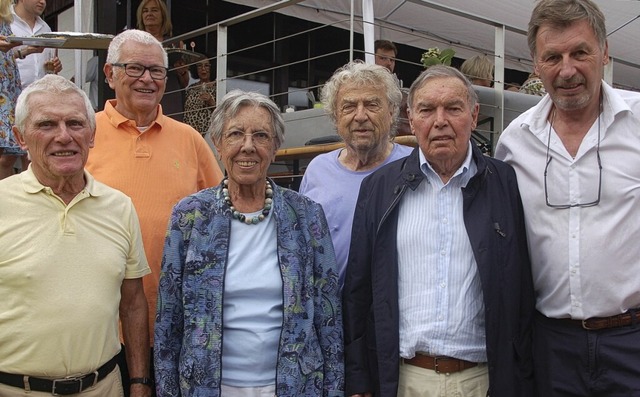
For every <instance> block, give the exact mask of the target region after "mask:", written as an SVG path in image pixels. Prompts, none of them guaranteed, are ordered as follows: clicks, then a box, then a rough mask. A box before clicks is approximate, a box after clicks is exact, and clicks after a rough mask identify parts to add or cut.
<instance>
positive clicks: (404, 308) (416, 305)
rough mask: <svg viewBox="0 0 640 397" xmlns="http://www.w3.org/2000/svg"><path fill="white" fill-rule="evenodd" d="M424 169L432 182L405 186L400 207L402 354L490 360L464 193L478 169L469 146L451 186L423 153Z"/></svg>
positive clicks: (451, 181)
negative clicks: (465, 212)
mask: <svg viewBox="0 0 640 397" xmlns="http://www.w3.org/2000/svg"><path fill="white" fill-rule="evenodd" d="M420 167H421V169H422V172H423V173H424V174H425V175H426V180H425V181H423V182H422V183H421V184H420V185H419V186H418V188H417V189H416V190H415V191H412V190H410V189H409V190H407V192H406V193H405V195H404V197H403V199H402V201H401V203H400V207H399V218H398V225H399V227H398V233H397V243H398V267H399V270H398V272H399V274H398V292H399V308H400V356H401V357H404V358H412V357H414V356H415V354H416V353H417V352H420V353H424V354H428V355H432V356H448V357H455V358H459V359H463V360H467V361H472V362H486V361H487V354H486V341H485V327H484V325H485V320H484V304H483V298H482V286H481V283H480V275H479V273H478V267H477V264H476V261H475V258H474V256H473V251H472V249H471V243H470V242H469V236H468V235H467V231H466V229H465V225H464V217H463V206H462V204H463V198H462V192H461V189H462V188H463V187H465V186H466V185H467V183H468V182H469V180H470V179H471V178H472V177H473V176H474V175H475V174H476V172H477V166H476V164H475V162H473V161H472V159H471V146H469V148H468V150H467V156H466V158H465V161H464V162H463V164H462V166H461V167H460V168H459V169H458V170H457V171H456V173H455V174H454V176H453V177H452V178H451V179H450V180H449V181H448V182H447V183H446V184H443V182H442V180H441V179H440V177H439V176H438V175H437V173H436V172H435V171H434V170H433V168H432V167H431V165H430V164H429V163H428V162H427V161H426V159H425V157H424V155H423V154H422V152H420Z"/></svg>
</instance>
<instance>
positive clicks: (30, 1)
mask: <svg viewBox="0 0 640 397" xmlns="http://www.w3.org/2000/svg"><path fill="white" fill-rule="evenodd" d="M46 5H47V3H46V1H44V0H17V2H16V4H15V5H14V6H13V8H12V13H11V31H12V33H13V34H14V35H15V36H19V37H31V36H35V35H36V34H40V33H48V32H51V28H50V27H49V25H47V23H46V22H45V21H44V20H43V19H42V18H41V17H40V15H42V13H43V12H44V9H45V7H46ZM13 54H14V58H16V56H17V58H16V59H15V61H16V64H17V65H18V70H19V73H20V82H21V88H22V89H24V88H26V87H28V86H29V84H31V83H33V82H34V81H36V80H38V79H40V78H42V77H43V76H44V75H45V74H46V73H47V71H46V70H45V63H46V62H52V65H53V70H52V72H53V73H60V71H61V70H62V62H60V59H59V58H58V55H57V53H56V51H55V50H54V49H51V48H47V49H44V48H42V47H32V46H19V47H16V48H14V49H13ZM10 90H15V88H13V89H10ZM9 145H10V147H6V148H5V150H4V155H3V156H1V157H0V174H2V175H4V176H8V175H12V174H13V172H14V170H13V166H14V164H15V162H16V159H17V158H18V157H20V159H21V165H22V170H25V169H26V167H27V165H28V164H29V160H28V159H27V156H26V153H25V152H24V151H22V150H20V149H19V148H16V147H15V146H14V145H13V144H12V143H9Z"/></svg>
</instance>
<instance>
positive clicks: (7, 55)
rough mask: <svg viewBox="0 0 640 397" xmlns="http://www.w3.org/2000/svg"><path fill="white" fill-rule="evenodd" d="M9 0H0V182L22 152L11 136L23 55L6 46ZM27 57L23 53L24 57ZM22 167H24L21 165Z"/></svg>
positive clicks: (8, 173) (9, 45) (9, 44)
mask: <svg viewBox="0 0 640 397" xmlns="http://www.w3.org/2000/svg"><path fill="white" fill-rule="evenodd" d="M11 19H12V18H11V0H0V88H1V89H0V156H1V157H3V158H0V179H3V178H6V177H8V176H11V175H13V163H14V162H15V160H16V157H17V156H23V155H24V154H25V152H24V151H23V150H22V149H20V146H19V145H18V143H17V142H16V141H15V139H14V137H13V132H12V130H11V128H12V127H13V123H14V117H15V108H16V101H17V100H18V95H20V92H21V91H22V89H21V88H20V86H21V83H20V73H19V72H18V66H17V65H16V61H15V59H16V58H17V57H20V56H22V55H23V54H21V53H19V52H18V51H14V50H12V48H13V47H15V46H17V45H18V44H16V43H9V42H8V41H7V40H6V38H7V37H9V36H11V35H12V34H13V33H12V32H11V26H10V25H11ZM25 55H26V54H25ZM23 166H26V162H25V164H23Z"/></svg>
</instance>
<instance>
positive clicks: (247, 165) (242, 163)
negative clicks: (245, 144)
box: [238, 161, 257, 167]
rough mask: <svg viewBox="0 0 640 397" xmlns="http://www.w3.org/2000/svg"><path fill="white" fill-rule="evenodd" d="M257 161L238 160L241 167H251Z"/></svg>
mask: <svg viewBox="0 0 640 397" xmlns="http://www.w3.org/2000/svg"><path fill="white" fill-rule="evenodd" d="M256 164H257V162H255V161H238V165H239V166H241V167H251V166H252V165H256Z"/></svg>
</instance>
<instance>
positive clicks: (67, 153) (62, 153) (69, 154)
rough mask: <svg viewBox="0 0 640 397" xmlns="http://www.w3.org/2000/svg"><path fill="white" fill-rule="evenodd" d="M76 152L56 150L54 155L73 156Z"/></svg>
mask: <svg viewBox="0 0 640 397" xmlns="http://www.w3.org/2000/svg"><path fill="white" fill-rule="evenodd" d="M74 154H75V152H56V153H54V154H53V155H54V156H56V157H66V156H73V155H74Z"/></svg>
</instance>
